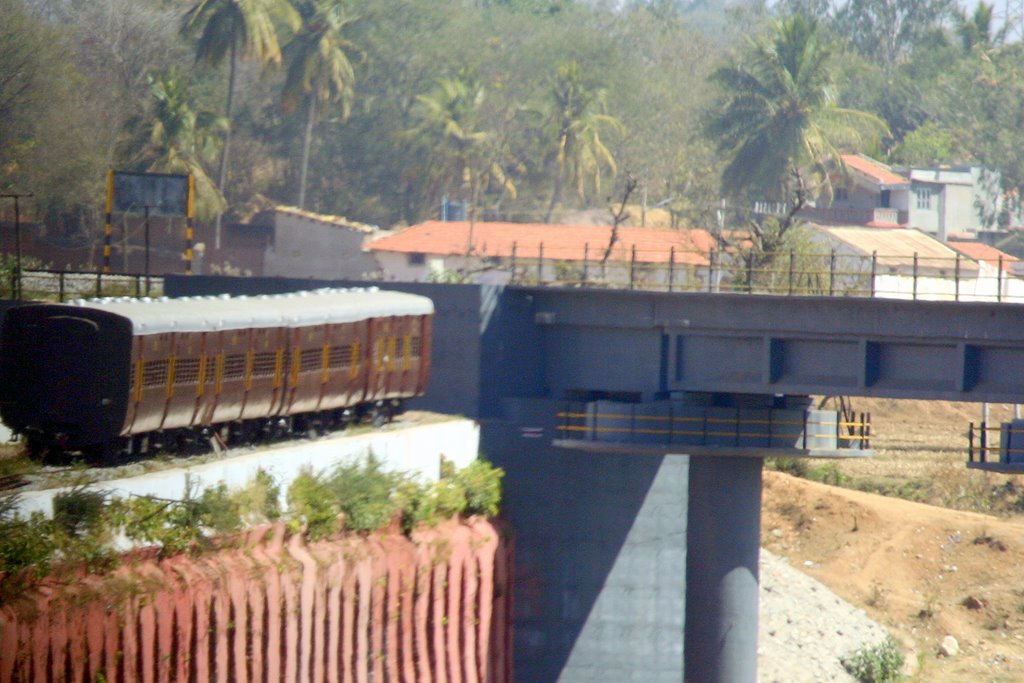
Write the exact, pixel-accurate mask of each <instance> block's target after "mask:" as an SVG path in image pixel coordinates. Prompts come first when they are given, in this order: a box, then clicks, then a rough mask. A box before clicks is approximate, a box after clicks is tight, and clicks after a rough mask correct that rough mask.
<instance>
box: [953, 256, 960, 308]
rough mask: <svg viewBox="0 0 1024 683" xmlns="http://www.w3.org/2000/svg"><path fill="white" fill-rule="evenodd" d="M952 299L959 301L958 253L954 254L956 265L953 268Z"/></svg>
mask: <svg viewBox="0 0 1024 683" xmlns="http://www.w3.org/2000/svg"><path fill="white" fill-rule="evenodd" d="M953 301H960V254H957V255H956V266H954V269H953Z"/></svg>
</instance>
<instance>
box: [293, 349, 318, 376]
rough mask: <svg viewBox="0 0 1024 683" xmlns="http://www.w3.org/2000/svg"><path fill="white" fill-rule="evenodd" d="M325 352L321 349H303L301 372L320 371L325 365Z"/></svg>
mask: <svg viewBox="0 0 1024 683" xmlns="http://www.w3.org/2000/svg"><path fill="white" fill-rule="evenodd" d="M322 355H323V352H322V351H321V350H320V349H303V350H302V356H301V357H300V360H299V372H310V371H311V370H319V369H320V367H321V365H322V364H323V359H322Z"/></svg>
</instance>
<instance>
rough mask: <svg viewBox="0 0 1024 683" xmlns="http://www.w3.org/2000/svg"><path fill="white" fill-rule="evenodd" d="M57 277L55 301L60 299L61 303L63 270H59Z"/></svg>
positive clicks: (62, 299)
mask: <svg viewBox="0 0 1024 683" xmlns="http://www.w3.org/2000/svg"><path fill="white" fill-rule="evenodd" d="M57 277H58V280H57V289H58V294H57V301H60V302H62V303H63V301H64V271H63V270H62V271H60V274H59V275H58V276H57Z"/></svg>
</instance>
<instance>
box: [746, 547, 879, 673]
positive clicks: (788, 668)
mask: <svg viewBox="0 0 1024 683" xmlns="http://www.w3.org/2000/svg"><path fill="white" fill-rule="evenodd" d="M759 626H760V634H759V638H758V669H759V674H760V679H761V681H762V683H816V682H817V681H842V682H844V683H845V682H850V683H856V679H854V678H853V677H852V676H850V674H848V673H847V671H846V669H845V668H844V667H843V663H842V658H843V657H846V656H849V655H851V654H854V653H856V652H857V651H858V650H860V649H861V648H865V647H868V648H869V647H872V646H877V645H879V644H881V643H882V642H883V641H885V639H886V636H887V635H888V631H886V630H885V629H884V628H883V627H882V626H880V625H879V624H877V623H876V622H874V621H872V620H871V618H870V617H868V615H867V614H866V613H865V612H864V610H862V609H859V608H857V607H854V606H853V605H851V604H850V603H848V602H846V601H845V600H843V599H842V598H840V597H839V596H837V595H836V594H835V593H833V592H832V591H831V590H829V589H828V588H827V587H826V586H825V585H824V584H822V583H820V582H819V581H816V580H815V579H812V578H811V577H810V576H808V575H806V574H804V573H803V572H801V571H800V570H798V569H796V568H794V567H792V566H790V565H789V562H788V561H787V560H785V559H784V558H781V557H778V556H776V555H774V554H773V553H771V552H769V551H767V550H763V551H762V552H761V612H760V624H759Z"/></svg>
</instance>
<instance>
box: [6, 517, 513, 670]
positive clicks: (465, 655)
mask: <svg viewBox="0 0 1024 683" xmlns="http://www.w3.org/2000/svg"><path fill="white" fill-rule="evenodd" d="M511 562H512V547H511V544H510V542H509V541H508V540H507V539H506V538H505V534H503V533H502V531H501V530H500V529H499V528H497V527H495V526H493V525H492V524H490V523H489V522H487V521H485V520H482V519H474V520H470V521H468V522H458V521H451V522H446V523H444V524H441V525H439V526H438V527H436V528H434V529H427V530H424V531H421V532H418V533H416V534H415V535H414V539H413V540H412V541H410V540H409V539H407V538H405V537H404V536H401V535H400V534H396V533H389V534H373V535H371V536H370V537H369V538H365V539H364V538H359V537H351V538H346V539H341V540H333V541H322V542H316V543H306V542H305V541H304V539H303V537H302V536H292V537H290V538H288V537H286V534H285V532H284V528H283V527H280V526H278V527H264V528H262V529H260V530H256V531H254V532H252V533H250V534H249V535H248V536H247V537H245V538H244V539H241V542H240V543H239V544H238V546H237V547H234V548H230V549H226V550H223V551H221V552H217V553H210V554H207V555H203V556H201V557H198V558H189V557H185V556H178V557H174V558H171V559H167V560H164V561H157V560H155V559H145V558H141V559H139V558H136V560H135V561H132V562H131V563H126V564H125V565H124V566H122V567H121V568H120V569H118V570H117V571H115V572H113V573H112V574H110V575H107V576H103V577H98V576H86V577H75V578H74V579H73V580H70V581H57V580H53V579H49V580H46V581H44V582H43V583H41V584H40V585H38V586H36V587H34V588H33V589H32V590H30V591H26V592H25V593H23V594H22V595H21V596H19V598H18V599H16V600H8V602H7V604H5V605H3V606H2V607H0V683H14V682H22V681H67V682H68V683H71V682H75V683H93V682H95V681H106V682H108V683H115V682H122V681H124V682H127V681H141V682H144V683H150V682H158V681H159V682H169V681H176V682H177V683H186V682H192V681H194V682H195V683H206V682H207V681H217V682H218V683H227V682H228V681H231V682H232V683H234V682H238V683H249V682H250V681H251V682H258V681H266V682H267V683H270V682H277V681H289V682H292V683H307V682H315V683H320V682H321V681H325V682H331V683H338V682H341V681H344V682H345V683H367V682H368V681H374V682H375V683H380V682H383V681H388V682H390V681H395V682H398V681H402V682H405V681H408V682H410V683H411V682H412V681H416V682H426V683H435V682H436V683H506V682H511V681H512V668H511V659H510V657H511V653H510V631H511V628H510V612H511V594H510V591H509V586H510V581H509V573H510V567H511Z"/></svg>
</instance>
